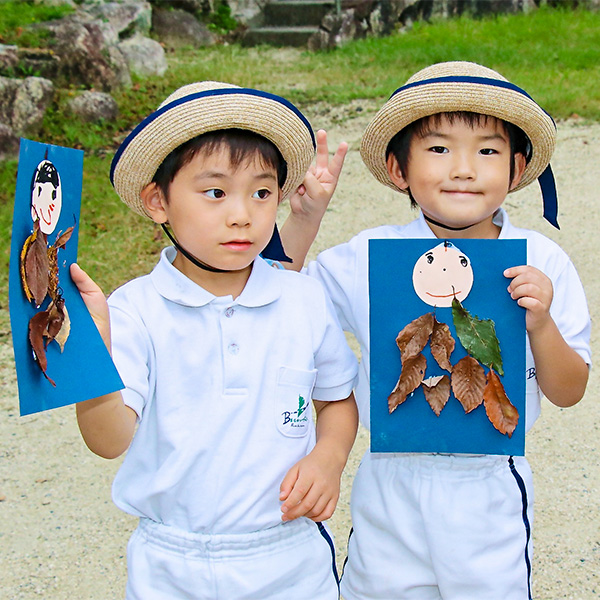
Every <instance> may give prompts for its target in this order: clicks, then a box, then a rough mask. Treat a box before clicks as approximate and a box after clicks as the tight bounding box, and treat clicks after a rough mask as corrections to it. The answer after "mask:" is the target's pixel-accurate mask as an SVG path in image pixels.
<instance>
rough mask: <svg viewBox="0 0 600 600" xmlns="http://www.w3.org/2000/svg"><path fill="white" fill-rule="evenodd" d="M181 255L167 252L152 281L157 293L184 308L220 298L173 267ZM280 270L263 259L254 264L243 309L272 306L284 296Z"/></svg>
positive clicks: (171, 250)
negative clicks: (279, 275) (278, 274)
mask: <svg viewBox="0 0 600 600" xmlns="http://www.w3.org/2000/svg"><path fill="white" fill-rule="evenodd" d="M176 253H177V251H176V250H175V248H174V247H173V246H168V247H167V248H164V249H163V251H162V252H161V255H160V261H159V262H158V264H157V265H156V266H155V267H154V269H153V270H152V273H151V274H150V277H151V279H152V283H153V285H154V287H155V288H156V291H157V292H158V293H159V294H160V295H161V296H163V298H166V299H167V300H170V301H171V302H175V303H176V304H181V305H183V306H191V307H200V306H205V305H207V304H209V303H210V302H212V301H213V300H215V299H216V298H217V297H216V296H215V295H214V294H211V293H210V292H208V291H207V290H205V289H204V288H203V287H201V286H199V285H198V284H196V283H194V282H193V281H192V280H191V279H189V278H188V277H186V276H185V275H184V274H183V273H182V272H181V271H179V269H176V268H175V267H174V266H173V261H174V260H175V256H176ZM276 271H277V270H276V269H274V268H272V267H270V266H269V265H268V264H267V263H266V262H265V261H264V260H263V259H262V258H260V257H258V258H256V260H255V261H254V265H253V267H252V272H251V273H250V278H249V279H248V282H247V283H246V287H245V288H244V289H243V291H242V293H241V294H240V295H239V296H238V298H237V299H236V300H235V303H236V304H241V305H242V306H248V307H256V306H264V305H266V304H270V303H271V302H274V301H275V300H277V298H279V296H280V295H281V284H280V282H279V279H278V277H277V272H276Z"/></svg>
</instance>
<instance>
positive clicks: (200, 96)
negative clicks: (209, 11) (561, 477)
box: [71, 82, 358, 600]
mask: <svg viewBox="0 0 600 600" xmlns="http://www.w3.org/2000/svg"><path fill="white" fill-rule="evenodd" d="M313 154H314V137H313V132H312V129H311V127H310V125H309V123H308V121H307V120H306V119H305V118H304V116H303V115H302V114H301V113H300V112H299V111H298V110H297V109H296V107H294V106H293V105H292V104H290V103H289V102H287V101H286V100H284V99H283V98H280V97H278V96H274V95H272V94H267V93H264V92H260V91H257V90H252V89H245V88H239V87H236V86H232V85H229V84H224V83H216V82H202V83H196V84H191V85H188V86H185V87H183V88H181V89H179V90H177V91H176V92H175V93H174V94H172V95H171V96H170V97H169V98H167V99H166V100H165V102H163V104H161V106H160V107H159V108H158V109H157V110H156V111H155V112H153V113H152V114H150V115H149V116H148V117H147V118H146V119H144V120H143V121H142V122H141V123H140V124H139V125H138V126H137V127H136V128H135V129H134V130H133V131H132V132H131V134H130V135H129V136H128V137H127V138H126V139H125V141H124V142H123V144H122V145H121V146H120V148H119V149H118V151H117V153H116V155H115V157H114V160H113V163H112V169H111V180H112V183H113V185H114V187H115V189H116V191H117V193H118V194H119V196H120V197H121V199H122V200H123V201H124V202H125V203H126V204H127V205H128V206H129V207H130V208H132V209H133V210H135V211H136V212H138V213H140V214H141V215H144V216H146V217H149V218H150V219H152V220H153V221H154V222H155V223H160V224H161V225H162V226H163V227H164V229H165V231H166V232H167V233H168V235H169V237H170V238H171V240H172V242H173V245H174V247H168V248H166V249H165V250H163V252H162V255H161V258H160V261H159V263H158V264H157V266H156V267H155V268H154V270H153V271H152V272H151V273H150V274H148V275H146V276H144V277H140V278H138V279H135V280H133V281H130V282H129V283H126V284H125V285H124V286H122V287H121V288H119V289H118V290H116V291H115V292H114V293H113V294H112V295H111V296H110V298H109V299H108V303H107V302H106V300H105V298H104V296H103V294H102V292H101V290H100V289H99V288H98V287H97V286H96V285H95V284H94V282H93V281H92V280H91V279H90V278H89V277H88V276H87V275H86V274H85V273H84V272H83V271H82V270H81V269H80V268H79V267H78V266H76V265H74V266H73V268H72V270H71V274H72V277H73V279H74V281H75V283H76V284H77V286H78V287H79V290H80V291H81V294H82V296H83V298H84V300H85V302H86V305H87V306H88V308H89V309H90V312H91V313H92V315H93V316H94V318H95V321H96V323H97V325H98V327H99V329H100V332H101V334H102V336H103V338H104V340H105V342H106V344H107V346H108V347H109V348H111V351H112V356H113V359H114V361H115V363H116V365H117V368H118V370H119V373H120V375H121V377H122V379H123V382H124V384H125V388H124V389H123V390H122V391H120V392H116V393H113V394H110V395H107V396H104V397H101V398H96V399H93V400H89V401H86V402H82V403H80V404H78V405H77V419H78V423H79V427H80V429H81V433H82V435H83V438H84V440H85V442H86V444H87V445H88V446H89V448H90V449H91V450H92V451H93V452H95V453H97V454H99V455H100V456H103V457H107V458H114V457H117V456H119V455H120V454H122V453H123V452H124V451H125V450H127V449H128V448H129V449H128V451H127V454H126V456H125V459H124V461H123V464H122V466H121V468H120V469H119V472H118V473H117V475H116V478H115V481H114V484H113V498H114V501H115V503H116V504H117V506H119V508H121V509H122V510H124V511H126V512H128V513H130V514H133V515H136V516H138V517H139V518H140V522H139V526H138V528H137V530H136V531H135V532H134V534H133V535H132V537H131V540H130V542H129V546H128V555H127V556H128V572H129V576H128V584H127V598H128V599H130V600H133V599H140V600H152V599H157V600H158V599H161V600H164V599H165V598H169V599H172V598H189V599H191V598H198V599H200V598H202V599H223V600H231V599H234V598H235V599H242V598H261V599H271V598H272V599H276V598H277V599H282V598H285V599H286V600H287V599H294V598H295V599H297V600H306V599H307V598H311V599H322V600H335V599H336V598H337V597H338V593H339V592H338V581H337V575H336V572H335V560H334V556H333V544H332V542H331V539H330V537H329V534H328V532H327V530H326V528H325V527H324V526H323V524H322V523H321V521H323V520H325V519H327V518H328V517H329V516H331V514H332V513H333V510H334V508H335V505H336V502H337V498H338V493H339V485H340V476H341V472H342V469H343V468H344V465H345V463H346V459H347V457H348V453H349V451H350V448H351V446H352V443H353V440H354V436H355V433H356V427H357V421H358V419H357V411H356V406H355V404H354V398H353V396H352V388H353V384H354V379H355V376H356V370H357V367H356V359H355V357H354V355H353V353H352V352H351V350H350V349H349V348H348V346H347V344H346V341H345V338H344V334H343V332H342V330H341V328H340V327H339V323H338V321H337V318H336V316H335V312H334V311H333V308H332V307H331V305H330V302H329V300H328V298H327V295H326V293H325V291H324V290H323V288H322V286H321V285H320V284H319V283H318V282H317V281H315V280H314V279H311V278H309V277H307V276H305V275H300V274H298V273H293V272H289V271H286V270H285V269H280V268H279V269H278V268H272V266H271V264H270V263H269V262H267V261H266V260H265V259H278V260H285V259H286V257H285V254H284V253H283V248H282V247H281V243H280V240H279V236H278V234H277V229H276V227H275V216H276V212H277V207H278V205H279V203H280V201H281V199H282V198H285V197H286V196H288V195H289V194H290V193H291V192H292V191H294V190H296V188H297V187H298V186H299V185H300V183H301V182H302V180H303V178H304V176H305V173H306V172H307V169H308V168H309V166H310V164H311V160H312V157H313ZM340 166H341V163H340ZM334 167H335V165H334ZM334 170H335V169H334ZM314 181H316V183H317V184H318V185H320V181H321V182H322V181H323V179H321V180H319V178H318V177H316V178H314ZM325 186H326V183H325ZM167 225H168V227H167ZM261 255H262V257H261ZM311 401H313V402H312V403H311ZM312 404H314V411H315V412H316V415H317V423H316V431H315V427H314V426H313V415H312V411H313V408H312Z"/></svg>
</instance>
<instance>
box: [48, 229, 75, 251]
mask: <svg viewBox="0 0 600 600" xmlns="http://www.w3.org/2000/svg"><path fill="white" fill-rule="evenodd" d="M74 229H75V227H69V228H68V229H67V230H66V231H65V232H64V233H62V231H61V232H60V233H59V234H58V235H57V236H56V240H55V242H54V244H52V245H53V246H54V247H55V248H57V249H58V248H64V247H65V246H66V244H67V242H68V241H69V240H70V239H71V235H72V234H73V230H74Z"/></svg>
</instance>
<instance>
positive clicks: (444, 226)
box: [423, 213, 481, 231]
mask: <svg viewBox="0 0 600 600" xmlns="http://www.w3.org/2000/svg"><path fill="white" fill-rule="evenodd" d="M423 218H424V219H425V220H426V221H427V222H428V223H431V224H432V225H437V226H438V227H441V228H442V229H448V230H450V231H464V230H465V229H469V228H470V227H473V226H474V225H479V223H481V221H479V223H472V224H471V225H465V226H464V227H450V225H444V224H443V223H440V222H439V221H434V220H433V219H430V218H429V217H428V216H427V215H426V214H425V213H423Z"/></svg>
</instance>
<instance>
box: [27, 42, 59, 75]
mask: <svg viewBox="0 0 600 600" xmlns="http://www.w3.org/2000/svg"><path fill="white" fill-rule="evenodd" d="M18 57H19V64H18V67H19V69H20V71H21V72H22V73H26V74H29V75H33V76H35V77H44V78H45V79H54V78H55V77H56V76H57V75H58V73H59V70H60V60H59V58H58V56H56V54H55V53H54V52H53V51H52V50H49V49H47V48H19V50H18Z"/></svg>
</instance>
